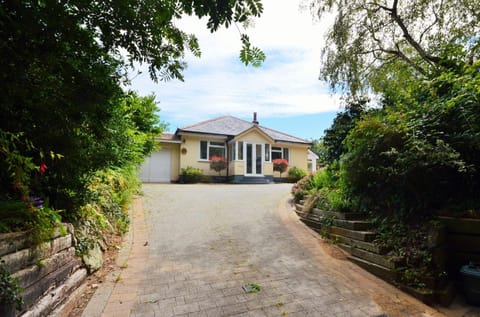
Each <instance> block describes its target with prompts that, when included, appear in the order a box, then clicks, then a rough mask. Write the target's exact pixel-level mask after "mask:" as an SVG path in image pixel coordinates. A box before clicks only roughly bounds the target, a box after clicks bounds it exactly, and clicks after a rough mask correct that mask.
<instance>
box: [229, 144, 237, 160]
mask: <svg viewBox="0 0 480 317" xmlns="http://www.w3.org/2000/svg"><path fill="white" fill-rule="evenodd" d="M236 147H237V145H236V144H235V143H230V144H229V145H228V149H229V158H228V159H229V161H233V160H235V152H236V151H235V149H236Z"/></svg>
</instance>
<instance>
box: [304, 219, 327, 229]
mask: <svg viewBox="0 0 480 317" xmlns="http://www.w3.org/2000/svg"><path fill="white" fill-rule="evenodd" d="M300 220H301V221H302V222H303V223H304V224H306V225H307V226H309V227H310V228H312V229H319V230H320V229H321V228H322V224H321V223H320V222H318V221H315V220H311V219H308V218H300Z"/></svg>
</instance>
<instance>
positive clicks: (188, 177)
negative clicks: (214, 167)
mask: <svg viewBox="0 0 480 317" xmlns="http://www.w3.org/2000/svg"><path fill="white" fill-rule="evenodd" d="M204 178H205V176H204V175H203V172H202V170H201V169H199V168H195V167H192V166H187V167H186V168H182V170H181V174H180V182H181V183H183V184H193V183H198V182H201V181H203V180H204Z"/></svg>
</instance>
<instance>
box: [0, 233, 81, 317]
mask: <svg viewBox="0 0 480 317" xmlns="http://www.w3.org/2000/svg"><path fill="white" fill-rule="evenodd" d="M65 226H66V227H67V234H65V235H62V234H60V231H59V230H57V232H56V233H55V235H54V236H53V238H52V240H51V241H49V242H45V243H42V244H41V245H39V246H36V247H33V248H32V247H31V244H30V243H29V241H28V235H27V234H26V233H6V234H0V261H4V262H5V267H6V268H7V270H8V271H9V273H10V274H11V275H12V276H13V277H15V278H18V281H19V284H20V286H21V287H22V288H23V289H24V291H23V292H22V293H21V295H22V297H23V299H24V301H25V304H24V306H23V310H22V311H17V312H16V313H15V314H14V315H15V316H26V317H29V316H46V315H48V313H49V312H51V311H52V310H53V309H54V308H55V307H57V306H58V305H59V304H61V303H62V302H63V300H64V299H65V298H66V297H67V296H68V295H69V294H70V293H71V292H72V291H73V290H75V289H76V288H77V287H78V286H79V285H80V284H81V283H82V281H83V279H84V278H85V277H86V276H87V270H86V269H85V268H83V265H82V260H81V259H80V258H79V257H77V256H76V255H75V248H74V246H73V227H72V226H71V225H69V224H66V225H65Z"/></svg>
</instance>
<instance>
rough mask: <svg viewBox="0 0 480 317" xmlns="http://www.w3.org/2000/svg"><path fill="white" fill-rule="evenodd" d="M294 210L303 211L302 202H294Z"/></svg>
mask: <svg viewBox="0 0 480 317" xmlns="http://www.w3.org/2000/svg"><path fill="white" fill-rule="evenodd" d="M295 210H298V211H303V205H302V204H295Z"/></svg>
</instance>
